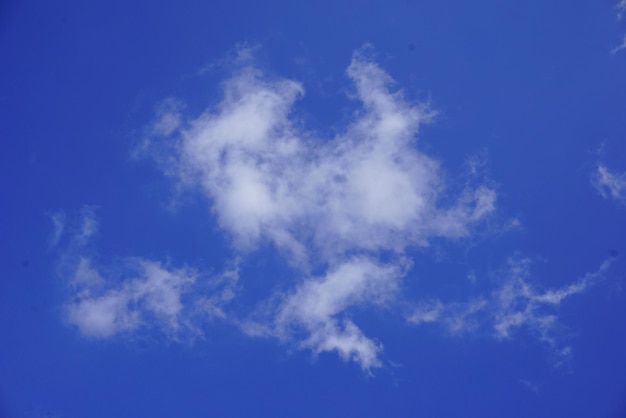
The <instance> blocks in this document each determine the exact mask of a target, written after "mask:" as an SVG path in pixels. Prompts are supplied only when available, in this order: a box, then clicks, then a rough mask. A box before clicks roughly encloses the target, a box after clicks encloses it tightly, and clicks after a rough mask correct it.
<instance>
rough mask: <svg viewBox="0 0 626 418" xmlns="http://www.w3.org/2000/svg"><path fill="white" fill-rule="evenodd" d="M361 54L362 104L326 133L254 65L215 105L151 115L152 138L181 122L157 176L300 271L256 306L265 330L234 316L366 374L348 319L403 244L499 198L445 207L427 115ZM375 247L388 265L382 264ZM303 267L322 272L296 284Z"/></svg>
mask: <svg viewBox="0 0 626 418" xmlns="http://www.w3.org/2000/svg"><path fill="white" fill-rule="evenodd" d="M367 53H368V49H367V48H365V49H362V50H359V51H357V52H356V53H355V54H354V56H353V58H352V61H351V63H350V65H349V66H348V69H347V76H348V77H349V79H350V80H351V81H352V83H353V86H354V98H355V99H356V100H358V101H359V102H360V104H361V108H360V109H359V110H358V111H357V112H355V113H354V116H353V118H352V120H351V121H350V122H349V123H348V124H347V125H346V126H345V128H344V129H342V130H340V131H338V134H337V135H336V136H334V137H332V138H319V137H317V136H316V135H315V134H314V133H312V132H310V131H307V130H306V129H304V128H303V127H302V124H301V123H300V121H299V119H298V117H297V113H296V111H295V110H294V104H295V102H296V101H297V99H298V98H300V97H302V96H303V95H304V87H303V86H302V85H301V84H300V83H298V82H296V81H293V80H287V79H280V78H278V79H269V78H267V77H264V76H263V74H262V73H261V72H260V71H259V70H257V69H255V68H254V67H251V66H247V67H245V68H241V69H240V70H238V72H237V73H236V74H235V76H233V77H232V78H230V79H228V80H227V81H225V82H224V84H223V98H222V100H221V101H220V102H219V103H218V104H217V105H215V106H212V107H210V108H208V109H207V110H206V111H205V112H203V113H202V114H201V115H200V116H198V117H195V118H191V119H189V118H184V117H181V114H180V112H179V109H180V106H178V107H177V108H175V109H173V110H172V111H171V112H165V113H163V112H161V113H160V115H159V119H158V122H157V124H156V125H155V128H154V131H158V132H159V134H164V133H166V131H168V130H169V128H170V127H174V126H177V127H178V128H177V129H175V130H173V131H172V132H171V133H172V135H171V136H172V138H174V141H173V143H175V145H174V150H173V153H174V154H175V155H177V157H176V160H175V163H172V162H171V159H170V160H167V159H162V160H165V161H168V165H167V167H166V169H167V172H168V173H172V172H175V173H176V176H177V177H178V178H179V179H180V180H181V181H182V182H183V183H184V184H186V185H187V186H189V187H192V188H197V189H198V190H200V191H201V192H203V193H204V194H205V195H206V196H207V198H208V199H209V200H210V202H211V206H212V210H213V213H214V214H215V215H216V218H217V221H218V223H219V225H220V226H221V227H222V228H223V229H225V230H226V231H228V232H229V234H230V236H232V238H233V242H234V246H235V248H236V249H237V250H239V251H242V252H244V253H245V252H249V251H253V250H254V249H255V248H256V247H257V246H258V245H259V244H260V243H262V242H269V243H272V244H273V245H274V246H275V247H276V248H278V250H279V251H281V253H282V254H284V255H286V257H287V259H288V260H289V262H290V264H291V265H292V266H294V268H295V269H296V270H299V271H300V273H298V274H296V278H295V280H294V282H295V290H294V291H293V293H291V294H288V295H286V296H283V298H282V299H280V298H279V299H280V300H281V302H280V303H278V304H276V303H275V304H274V306H273V307H272V308H271V309H270V308H268V307H267V306H266V307H265V310H266V314H267V311H268V309H269V311H271V312H270V313H269V314H268V315H267V317H268V318H267V319H266V321H265V323H264V324H261V323H258V321H257V322H255V321H243V322H245V323H246V326H245V328H246V330H247V331H248V332H249V333H251V334H256V335H273V336H277V337H279V338H281V339H283V340H288V341H293V342H295V343H296V344H297V345H298V346H300V347H306V348H310V349H311V350H312V351H313V352H315V353H319V352H322V351H336V352H337V353H339V355H340V356H341V357H342V358H344V359H352V360H354V361H356V362H358V363H359V364H360V365H361V366H362V367H363V368H364V369H367V370H369V369H370V368H372V367H375V366H378V365H380V361H379V359H378V353H379V352H380V350H381V349H382V345H381V344H379V343H376V342H374V341H373V340H371V339H369V338H367V337H365V336H364V335H363V333H362V332H361V331H360V329H359V328H358V327H357V325H356V324H354V323H353V322H352V321H350V320H349V319H348V318H347V317H346V314H347V312H349V310H350V308H352V307H354V306H365V305H371V304H384V303H387V302H388V301H389V300H390V299H392V298H393V295H394V293H395V289H396V287H397V282H398V280H399V279H400V278H401V277H402V276H403V275H404V272H405V270H406V269H405V266H406V265H407V262H406V260H405V259H404V258H403V257H402V254H403V253H404V250H405V249H406V248H407V246H424V245H428V243H429V241H430V240H432V239H433V238H450V239H457V238H462V237H466V236H468V235H469V234H470V230H471V226H472V224H474V223H476V222H479V221H480V220H482V219H484V218H485V217H486V216H488V215H489V214H490V213H492V212H493V211H494V209H495V202H496V193H495V191H494V190H492V189H491V188H490V187H488V186H486V185H482V184H475V185H468V186H467V187H466V189H465V190H464V191H463V192H462V193H460V195H459V196H458V197H457V198H456V199H454V198H453V199H450V197H451V196H449V193H446V190H445V185H444V182H443V180H442V173H441V170H440V163H439V162H438V161H436V160H434V159H432V158H430V157H428V156H426V155H424V154H423V153H421V152H420V151H419V150H418V149H417V147H416V145H417V135H418V132H419V127H420V125H421V124H423V123H425V122H428V121H429V120H430V119H431V118H432V117H433V115H434V113H433V112H432V111H430V110H429V109H428V108H427V107H426V106H424V105H422V104H412V103H409V102H407V101H406V100H405V99H404V98H403V95H402V92H401V91H393V90H392V86H393V80H392V79H391V77H390V76H389V75H388V74H387V73H386V72H384V71H383V70H382V69H381V68H380V67H379V66H378V65H377V64H376V63H374V62H373V61H371V60H370V59H368V57H367ZM246 61H247V62H249V61H250V59H247V60H246ZM174 122H175V123H174ZM163 126H166V127H167V128H168V129H164V128H163ZM153 141H154V139H153ZM159 147H160V149H163V146H162V143H161V144H160V145H159ZM444 197H445V198H446V199H447V200H446V201H447V202H452V203H447V204H443V203H441V202H442V201H443V198H444ZM381 251H386V252H390V253H392V254H395V256H393V257H391V259H392V261H389V262H387V263H380V262H379V261H377V259H378V256H377V254H379V252H381ZM311 266H316V267H318V268H320V267H321V268H322V269H326V273H324V274H323V275H322V277H309V278H306V277H308V276H309V275H308V271H310V269H311ZM298 276H300V277H305V278H304V279H299V278H298ZM294 330H297V331H294ZM302 331H304V332H305V333H306V335H304V336H300V335H301V334H302ZM299 336H300V337H299Z"/></svg>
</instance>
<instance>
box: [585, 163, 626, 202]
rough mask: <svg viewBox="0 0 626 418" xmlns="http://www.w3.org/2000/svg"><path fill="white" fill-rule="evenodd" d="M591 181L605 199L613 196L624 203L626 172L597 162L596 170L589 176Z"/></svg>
mask: <svg viewBox="0 0 626 418" xmlns="http://www.w3.org/2000/svg"><path fill="white" fill-rule="evenodd" d="M591 183H592V184H593V186H594V187H595V188H596V190H597V191H598V193H600V195H601V196H602V197H604V198H605V199H608V198H613V199H615V200H617V201H619V202H621V203H623V204H626V173H618V172H616V171H612V170H609V169H608V168H607V167H606V166H604V165H602V164H598V169H597V171H596V172H595V173H593V174H592V176H591Z"/></svg>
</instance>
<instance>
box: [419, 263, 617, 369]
mask: <svg viewBox="0 0 626 418" xmlns="http://www.w3.org/2000/svg"><path fill="white" fill-rule="evenodd" d="M614 260H615V258H614V257H610V258H608V259H606V260H605V261H604V262H603V263H602V264H601V265H600V267H599V268H598V269H597V270H596V271H594V272H591V273H587V274H586V275H584V276H583V277H582V278H580V279H578V280H576V281H573V282H572V283H570V284H567V285H565V286H563V287H560V288H556V289H543V290H539V289H537V288H536V287H535V286H533V284H532V280H531V274H530V266H531V264H532V262H531V260H530V259H529V258H523V257H519V256H517V257H512V258H510V259H509V261H508V263H507V264H508V265H507V268H506V270H505V271H504V272H502V277H501V278H499V282H500V285H499V286H498V287H497V288H496V289H495V290H494V291H493V292H491V293H490V294H489V295H488V296H487V297H485V298H480V299H476V300H472V301H470V302H448V303H443V302H441V301H440V300H435V301H427V302H422V303H421V304H419V305H418V306H416V307H415V309H414V310H413V311H412V312H411V313H410V314H409V316H408V317H407V320H408V321H409V322H411V323H413V324H416V325H419V324H423V323H439V324H441V325H443V326H444V327H445V328H446V329H447V330H448V331H450V332H451V333H453V334H458V333H459V332H467V331H471V330H473V329H475V328H477V327H480V328H481V329H482V330H487V331H488V333H489V334H491V335H492V336H493V337H495V338H496V339H498V340H507V339H510V338H511V337H512V336H513V334H514V333H515V332H517V331H518V330H519V329H522V328H524V329H526V330H528V331H531V332H532V333H534V334H535V335H536V336H537V337H538V338H539V340H540V341H541V342H543V343H545V344H546V345H547V346H548V347H549V348H550V349H551V350H553V352H554V353H555V354H556V355H557V363H561V362H566V361H567V359H568V357H569V356H571V348H570V347H567V346H565V347H563V346H561V345H560V344H559V341H558V339H557V334H556V329H557V328H558V325H559V323H558V307H559V305H560V304H561V302H563V301H564V300H565V299H568V298H569V297H570V296H573V295H576V294H580V293H583V292H585V291H587V290H588V289H589V288H590V287H592V286H593V285H595V284H596V283H597V282H599V281H600V280H602V279H603V278H604V277H605V276H606V273H607V271H608V269H609V267H610V266H611V264H612V263H613V262H614Z"/></svg>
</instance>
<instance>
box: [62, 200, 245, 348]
mask: <svg viewBox="0 0 626 418" xmlns="http://www.w3.org/2000/svg"><path fill="white" fill-rule="evenodd" d="M74 223H75V224H76V225H77V226H76V227H75V228H74V235H73V236H71V237H70V238H69V243H68V245H67V247H66V248H65V249H64V253H63V254H62V258H61V264H62V266H61V269H60V270H61V274H63V275H64V276H65V277H66V279H67V285H68V290H69V292H70V294H71V300H70V302H69V303H67V304H66V306H65V314H66V319H67V321H68V322H69V323H70V324H72V325H75V326H76V327H77V328H78V329H79V330H80V332H81V333H82V334H83V335H85V336H87V337H93V338H109V337H113V336H116V335H128V334H130V333H133V332H138V331H142V330H145V331H149V330H153V329H156V330H159V331H160V332H161V333H162V334H164V335H166V336H168V337H170V338H173V339H181V338H187V337H196V336H200V335H201V334H202V330H201V324H202V322H204V321H206V320H207V319H210V318H212V317H223V316H224V314H223V312H222V310H221V309H222V306H223V305H224V304H225V303H227V302H228V301H230V299H232V295H233V294H234V290H233V289H234V286H235V285H236V283H237V281H238V270H237V265H236V263H235V265H234V266H231V267H230V268H229V269H227V270H226V271H225V272H224V273H221V274H218V275H208V274H206V273H202V272H200V271H198V270H197V269H193V268H189V267H182V268H173V267H172V266H170V265H169V263H163V262H160V261H154V260H148V259H144V258H139V257H122V258H117V259H115V260H109V262H108V263H105V264H103V263H101V262H99V261H98V257H97V256H96V255H95V252H94V250H93V249H92V248H90V247H91V243H90V239H92V238H93V236H94V234H95V233H96V231H97V229H98V220H97V218H96V216H95V214H94V212H93V210H92V209H90V208H83V209H82V211H81V214H80V216H79V217H78V219H77V220H76V222H74ZM120 277H122V279H120Z"/></svg>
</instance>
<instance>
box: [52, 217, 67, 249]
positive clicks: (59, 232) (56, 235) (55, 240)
mask: <svg viewBox="0 0 626 418" xmlns="http://www.w3.org/2000/svg"><path fill="white" fill-rule="evenodd" d="M48 216H49V217H50V221H51V222H52V236H51V237H50V247H56V246H57V245H58V244H59V241H60V240H61V237H62V236H63V232H65V213H64V212H61V211H57V212H54V213H51V214H50V215H48Z"/></svg>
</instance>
